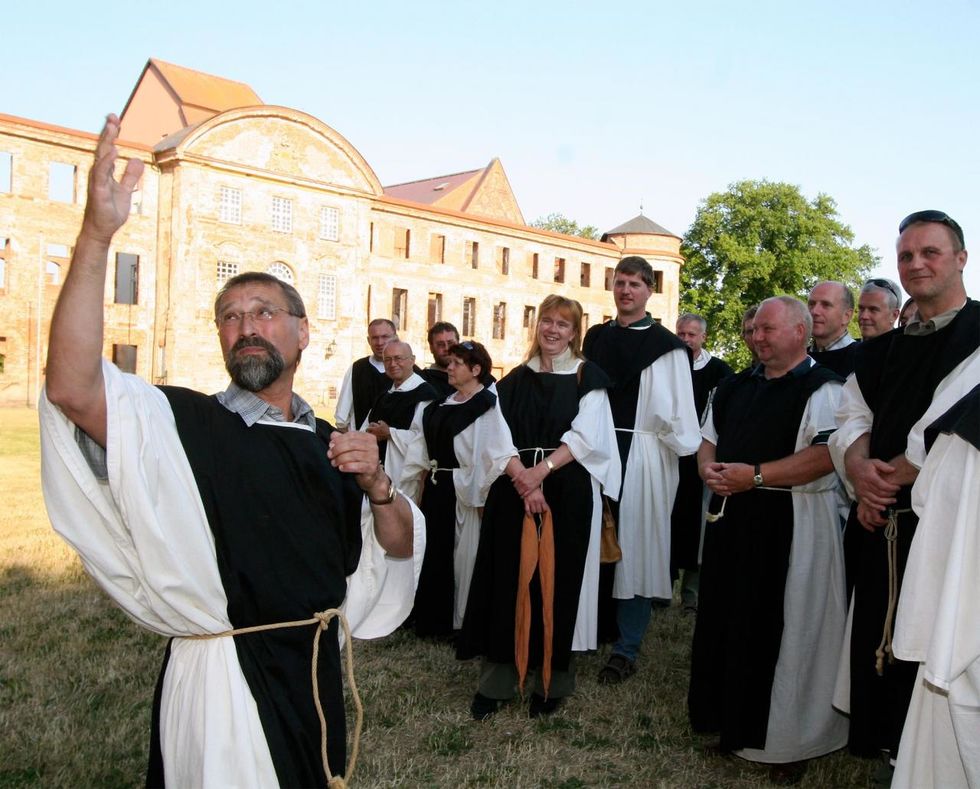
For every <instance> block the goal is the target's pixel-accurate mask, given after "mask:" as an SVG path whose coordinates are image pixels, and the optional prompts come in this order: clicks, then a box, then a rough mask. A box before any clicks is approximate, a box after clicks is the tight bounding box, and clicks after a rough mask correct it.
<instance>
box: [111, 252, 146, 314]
mask: <svg viewBox="0 0 980 789" xmlns="http://www.w3.org/2000/svg"><path fill="white" fill-rule="evenodd" d="M139 271H140V256H139V255H133V254H131V253H129V252H117V253H116V296H115V303H116V304H137V303H139V302H138V301H137V295H138V293H139Z"/></svg>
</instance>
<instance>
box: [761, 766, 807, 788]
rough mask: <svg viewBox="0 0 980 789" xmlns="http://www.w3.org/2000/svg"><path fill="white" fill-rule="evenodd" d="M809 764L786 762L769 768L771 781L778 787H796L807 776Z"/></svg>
mask: <svg viewBox="0 0 980 789" xmlns="http://www.w3.org/2000/svg"><path fill="white" fill-rule="evenodd" d="M806 768H807V762H805V761H802V762H786V763H785V764H774V765H773V766H772V767H770V768H769V781H770V783H774V784H776V786H795V785H796V784H798V783H799V782H800V781H802V780H803V776H804V775H805V774H806Z"/></svg>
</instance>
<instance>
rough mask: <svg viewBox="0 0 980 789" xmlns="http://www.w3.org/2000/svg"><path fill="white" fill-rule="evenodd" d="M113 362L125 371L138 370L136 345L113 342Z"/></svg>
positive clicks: (133, 371)
mask: <svg viewBox="0 0 980 789" xmlns="http://www.w3.org/2000/svg"><path fill="white" fill-rule="evenodd" d="M112 363H113V364H114V365H116V367H118V368H119V369H120V370H122V371H123V372H124V373H134V374H135V372H136V346H135V345H117V344H116V343H113V344H112Z"/></svg>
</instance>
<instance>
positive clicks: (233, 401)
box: [215, 381, 316, 430]
mask: <svg viewBox="0 0 980 789" xmlns="http://www.w3.org/2000/svg"><path fill="white" fill-rule="evenodd" d="M215 397H216V398H217V400H218V402H219V403H221V405H223V406H224V407H225V408H227V409H228V410H229V411H231V412H232V413H233V414H238V415H239V416H240V417H241V418H242V421H243V422H245V424H246V425H248V426H249V427H251V426H252V425H254V424H255V423H256V422H258V421H259V420H260V419H262V418H265V419H269V420H272V421H273V422H285V421H287V420H286V415H285V414H284V413H283V412H282V409H281V408H277V407H276V406H274V405H272V404H271V403H267V402H266V401H265V400H263V399H262V398H261V397H259V396H258V395H257V394H255V393H254V392H250V391H248V390H247V389H242V388H241V387H240V386H239V385H238V384H236V383H235V382H234V381H231V382H229V384H228V388H227V389H225V391H223V392H218V393H217V394H216V395H215ZM289 407H290V410H291V411H292V412H293V419H292V421H293V422H298V423H300V424H304V425H307V426H308V427H312V428H313V429H314V430H315V429H316V417H315V416H314V414H313V408H312V407H310V404H309V403H307V402H306V401H305V400H304V399H303V398H302V397H300V396H299V395H298V394H296V392H293V393H292V401H291V402H290V406H289Z"/></svg>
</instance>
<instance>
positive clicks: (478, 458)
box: [451, 404, 517, 507]
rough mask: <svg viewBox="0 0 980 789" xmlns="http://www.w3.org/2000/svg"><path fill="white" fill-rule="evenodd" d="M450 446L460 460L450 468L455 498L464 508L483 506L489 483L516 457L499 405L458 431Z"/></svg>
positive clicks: (488, 490)
mask: <svg viewBox="0 0 980 789" xmlns="http://www.w3.org/2000/svg"><path fill="white" fill-rule="evenodd" d="M451 407H453V408H455V407H456V406H451ZM453 449H454V450H455V452H456V457H457V458H458V459H459V461H460V468H457V469H454V470H453V484H454V485H455V488H456V500H457V501H458V502H459V503H460V504H462V505H463V506H466V507H482V506H483V505H484V504H486V501H487V494H488V493H489V492H490V486H491V485H493V483H494V482H495V481H496V480H497V478H498V477H499V476H500V475H501V474H503V473H504V468H505V467H506V466H507V463H508V461H510V459H511V458H512V457H515V456H517V449H516V448H515V447H514V442H513V441H512V440H511V436H510V428H509V427H507V422H506V421H504V415H503V414H502V413H501V412H500V406H499V404H494V407H493V408H491V409H490V410H489V411H487V412H486V413H483V414H481V415H480V416H479V418H477V419H476V420H474V422H473V423H472V424H471V425H468V426H467V427H466V429H465V430H463V431H462V432H461V433H459V434H458V435H457V436H456V437H455V438H454V439H453Z"/></svg>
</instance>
